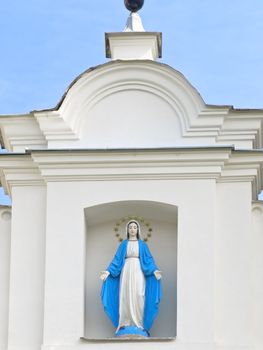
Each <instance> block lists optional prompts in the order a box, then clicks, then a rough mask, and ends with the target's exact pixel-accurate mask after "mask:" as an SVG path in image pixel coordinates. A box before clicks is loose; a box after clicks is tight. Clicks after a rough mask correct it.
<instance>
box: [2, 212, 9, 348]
mask: <svg viewBox="0 0 263 350" xmlns="http://www.w3.org/2000/svg"><path fill="white" fill-rule="evenodd" d="M10 240H11V208H10V207H6V206H0V350H6V348H7V343H8V301H9V272H10Z"/></svg>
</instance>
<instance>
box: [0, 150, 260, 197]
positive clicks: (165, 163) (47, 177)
mask: <svg viewBox="0 0 263 350" xmlns="http://www.w3.org/2000/svg"><path fill="white" fill-rule="evenodd" d="M262 165H263V152H260V151H258V152H253V151H236V150H234V149H233V148H231V147H221V148H220V147H214V148H213V147H212V148H186V149H163V150H161V149H160V150H139V149H138V150H111V151H100V150H98V151H96V150H86V151H85V150H75V151H74V150H72V151H62V150H57V151H55V150H54V151H48V150H47V151H32V152H31V154H26V155H24V154H21V155H8V154H5V155H3V156H1V157H0V167H1V172H0V174H1V182H2V184H3V186H4V187H5V190H6V191H7V192H8V193H9V194H10V193H11V188H12V186H33V185H39V186H42V185H45V183H46V182H64V181H70V182H73V181H74V182H75V181H77V182H78V181H128V180H133V181H138V180H194V179H213V180H215V181H216V182H228V183H231V182H250V183H251V184H252V189H253V198H254V199H257V195H258V193H259V192H260V191H261V190H262V187H263V171H262Z"/></svg>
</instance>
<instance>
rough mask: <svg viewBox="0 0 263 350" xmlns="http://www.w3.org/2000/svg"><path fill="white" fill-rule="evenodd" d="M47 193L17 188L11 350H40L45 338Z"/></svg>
mask: <svg viewBox="0 0 263 350" xmlns="http://www.w3.org/2000/svg"><path fill="white" fill-rule="evenodd" d="M45 202H46V190H45V187H44V186H43V187H42V186H31V187H30V186H21V187H13V190H12V203H13V206H12V236H11V268H10V301H9V302H10V304H9V305H10V306H9V329H8V333H9V341H8V349H32V350H37V349H40V347H41V344H42V338H43V336H42V334H43V299H44V252H45V220H46V206H45V204H46V203H45Z"/></svg>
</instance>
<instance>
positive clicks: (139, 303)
mask: <svg viewBox="0 0 263 350" xmlns="http://www.w3.org/2000/svg"><path fill="white" fill-rule="evenodd" d="M126 234H127V239H126V240H124V241H123V242H122V243H121V244H120V246H119V248H118V250H117V252H116V254H115V256H114V258H113V260H112V262H111V263H110V265H109V266H108V268H107V270H106V271H103V272H102V273H101V279H102V280H103V285H102V290H101V299H102V304H103V307H104V310H105V313H106V314H107V315H108V317H109V318H110V320H111V321H112V323H113V325H114V326H115V327H116V328H117V329H116V336H117V337H129V336H131V337H134V336H138V337H149V330H150V328H151V326H152V324H153V321H154V319H155V317H156V316H157V314H158V306H159V302H160V300H161V294H162V293H161V281H160V279H161V272H160V271H159V270H158V268H157V266H156V265H155V262H154V259H153V257H152V255H151V253H150V250H149V248H148V246H147V244H146V243H145V242H144V241H143V240H141V239H140V225H139V223H138V222H137V221H135V220H132V221H129V222H128V223H127V226H126Z"/></svg>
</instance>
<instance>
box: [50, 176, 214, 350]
mask: <svg viewBox="0 0 263 350" xmlns="http://www.w3.org/2000/svg"><path fill="white" fill-rule="evenodd" d="M65 193H67V198H68V200H65ZM127 200H145V201H147V200H148V201H157V202H163V203H167V204H171V205H176V206H178V210H179V212H178V213H179V218H180V219H179V222H178V279H177V293H178V312H177V341H176V343H174V342H170V343H164V344H162V346H165V347H167V348H175V346H177V348H179V347H180V344H185V345H184V346H183V347H182V348H184V349H186V348H187V346H188V345H186V344H192V346H194V344H195V345H196V347H195V349H198V346H199V348H200V349H201V347H200V346H201V345H200V344H206V345H205V346H203V347H202V349H205V348H206V347H207V348H209V349H211V348H212V347H213V340H214V294H215V291H214V278H215V276H214V258H213V254H214V237H213V232H214V219H215V183H214V181H213V180H195V181H193V182H192V181H187V180H179V181H153V180H149V181H147V182H145V181H139V180H138V181H122V182H115V181H91V182H79V183H77V182H75V183H69V182H64V183H48V196H47V204H48V211H47V246H46V285H45V324H44V347H45V348H47V349H48V348H50V347H52V348H53V347H55V346H57V345H60V346H63V345H64V346H69V345H70V346H74V345H75V346H76V345H78V344H79V343H80V341H79V338H80V337H81V336H83V335H84V287H85V286H84V275H85V230H86V227H85V221H84V215H83V210H84V208H87V207H90V206H93V205H98V204H103V203H109V202H114V201H127ZM105 317H106V316H105ZM108 345H109V344H107V346H108ZM126 345H127V348H129V347H132V344H129V345H128V344H125V347H126ZM155 345H156V344H155ZM96 346H98V347H100V348H102V347H104V346H105V344H103V343H101V344H100V345H99V344H96ZM110 346H111V347H112V346H113V345H110ZM114 346H115V347H114V348H120V349H121V348H123V345H122V344H118V345H117V344H115V345H114ZM143 346H145V347H146V348H147V347H148V346H149V344H147V345H146V344H143ZM86 347H87V348H93V347H94V345H92V344H90V343H86ZM136 348H137V345H136ZM138 348H141V347H140V346H139V345H138Z"/></svg>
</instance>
